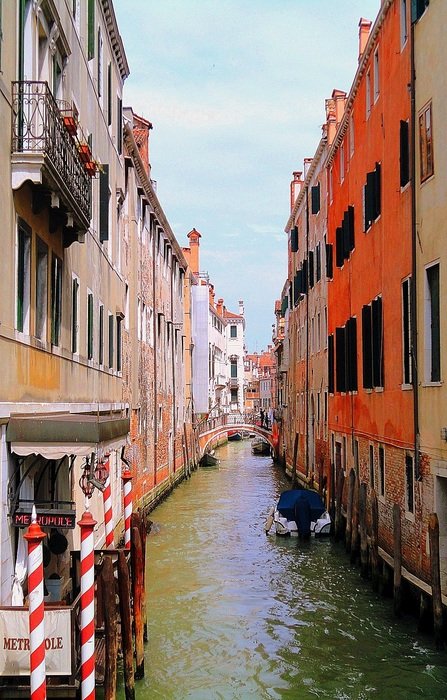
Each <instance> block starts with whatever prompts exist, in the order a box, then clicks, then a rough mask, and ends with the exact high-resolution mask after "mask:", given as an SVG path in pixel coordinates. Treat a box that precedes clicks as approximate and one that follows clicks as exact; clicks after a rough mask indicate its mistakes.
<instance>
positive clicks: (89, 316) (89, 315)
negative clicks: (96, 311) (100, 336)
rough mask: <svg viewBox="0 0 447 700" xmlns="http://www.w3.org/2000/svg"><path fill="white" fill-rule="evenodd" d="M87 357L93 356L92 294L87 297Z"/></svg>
mask: <svg viewBox="0 0 447 700" xmlns="http://www.w3.org/2000/svg"><path fill="white" fill-rule="evenodd" d="M87 357H88V359H89V360H91V359H92V357H93V294H89V295H88V297H87Z"/></svg>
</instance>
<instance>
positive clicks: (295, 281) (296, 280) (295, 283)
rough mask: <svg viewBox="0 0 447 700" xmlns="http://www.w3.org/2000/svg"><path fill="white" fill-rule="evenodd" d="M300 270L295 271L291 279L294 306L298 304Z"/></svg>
mask: <svg viewBox="0 0 447 700" xmlns="http://www.w3.org/2000/svg"><path fill="white" fill-rule="evenodd" d="M300 287H301V271H300V270H298V271H297V272H295V277H294V279H293V304H294V306H296V305H297V304H298V297H299V295H300V292H301V288H300Z"/></svg>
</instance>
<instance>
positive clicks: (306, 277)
mask: <svg viewBox="0 0 447 700" xmlns="http://www.w3.org/2000/svg"><path fill="white" fill-rule="evenodd" d="M302 271H303V277H302V293H303V294H307V290H308V288H309V273H308V264H307V260H303V267H302Z"/></svg>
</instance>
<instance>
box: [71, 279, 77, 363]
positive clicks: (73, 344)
mask: <svg viewBox="0 0 447 700" xmlns="http://www.w3.org/2000/svg"><path fill="white" fill-rule="evenodd" d="M78 290H79V282H78V280H77V279H76V278H75V279H74V280H73V285H72V295H71V351H72V352H73V353H75V352H77V351H78Z"/></svg>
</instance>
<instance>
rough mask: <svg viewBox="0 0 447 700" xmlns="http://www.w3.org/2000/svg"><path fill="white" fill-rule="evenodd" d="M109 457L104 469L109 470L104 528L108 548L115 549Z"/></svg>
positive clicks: (104, 498)
mask: <svg viewBox="0 0 447 700" xmlns="http://www.w3.org/2000/svg"><path fill="white" fill-rule="evenodd" d="M109 459H110V458H109V457H107V460H106V463H105V464H104V468H105V469H107V478H106V481H105V484H104V491H103V492H102V499H103V503H104V527H105V531H106V547H113V510H112V489H111V488H110V461H109Z"/></svg>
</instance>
